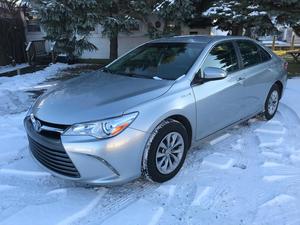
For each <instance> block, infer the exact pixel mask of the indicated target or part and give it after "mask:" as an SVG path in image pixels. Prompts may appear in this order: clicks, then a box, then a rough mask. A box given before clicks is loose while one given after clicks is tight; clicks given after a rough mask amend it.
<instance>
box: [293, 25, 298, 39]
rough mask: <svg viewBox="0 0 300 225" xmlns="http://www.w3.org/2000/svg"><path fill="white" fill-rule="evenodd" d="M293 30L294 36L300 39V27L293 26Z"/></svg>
mask: <svg viewBox="0 0 300 225" xmlns="http://www.w3.org/2000/svg"><path fill="white" fill-rule="evenodd" d="M293 29H294V32H295V34H296V35H297V36H299V37H300V26H295V27H293Z"/></svg>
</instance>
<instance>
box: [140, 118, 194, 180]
mask: <svg viewBox="0 0 300 225" xmlns="http://www.w3.org/2000/svg"><path fill="white" fill-rule="evenodd" d="M172 132H178V133H179V134H180V135H181V136H182V138H183V142H184V151H183V154H182V158H181V160H180V163H179V164H178V166H177V168H176V169H175V170H173V171H172V172H171V173H169V174H163V173H161V172H160V171H159V170H158V168H157V165H156V154H157V149H158V146H159V144H160V143H161V141H162V140H163V138H165V137H166V136H167V135H168V134H170V133H172ZM188 142H189V138H188V133H187V131H186V128H185V127H184V126H183V125H182V124H181V123H180V122H178V121H176V120H173V119H167V120H164V121H163V122H162V123H160V124H159V125H158V126H157V127H156V128H155V129H154V131H153V132H152V134H151V136H150V138H149V140H148V142H147V144H146V148H145V151H144V156H143V162H142V173H143V175H144V176H145V177H146V178H147V179H148V180H150V181H154V182H158V183H162V182H165V181H168V180H170V179H172V178H173V177H174V176H175V175H176V174H177V173H178V172H179V170H180V169H181V167H182V165H183V163H184V160H185V157H186V153H187V150H188V146H189V143H188Z"/></svg>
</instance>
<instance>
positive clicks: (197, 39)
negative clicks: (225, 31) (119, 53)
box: [150, 35, 249, 44]
mask: <svg viewBox="0 0 300 225" xmlns="http://www.w3.org/2000/svg"><path fill="white" fill-rule="evenodd" d="M233 39H244V40H249V38H246V37H242V36H221V35H218V36H210V35H184V36H174V37H166V38H160V39H156V40H153V41H150V43H170V42H171V43H202V44H207V43H209V42H214V41H220V40H233Z"/></svg>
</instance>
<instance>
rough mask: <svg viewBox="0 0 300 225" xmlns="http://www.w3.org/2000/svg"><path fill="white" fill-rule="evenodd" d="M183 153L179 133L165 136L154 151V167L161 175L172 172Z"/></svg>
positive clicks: (181, 139)
mask: <svg viewBox="0 0 300 225" xmlns="http://www.w3.org/2000/svg"><path fill="white" fill-rule="evenodd" d="M183 152H184V140H183V137H182V136H181V134H180V133H178V132H172V133H169V134H167V135H166V136H165V137H164V138H163V139H162V140H161V142H160V144H159V145H158V148H157V151H156V167H157V169H158V171H159V172H160V173H162V174H169V173H171V172H173V171H174V170H175V169H176V168H177V167H178V165H179V164H180V162H181V159H182V156H183Z"/></svg>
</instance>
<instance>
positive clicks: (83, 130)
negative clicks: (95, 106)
mask: <svg viewBox="0 0 300 225" xmlns="http://www.w3.org/2000/svg"><path fill="white" fill-rule="evenodd" d="M137 115H138V113H137V112H135V113H130V114H126V115H123V116H120V117H116V118H112V119H108V120H102V121H96V122H89V123H82V124H75V125H73V126H72V127H70V128H69V129H68V130H66V131H65V132H64V134H63V135H68V136H92V137H96V138H99V139H102V138H109V137H113V136H116V135H117V134H119V133H121V132H122V131H123V130H125V129H126V128H127V127H128V126H129V125H130V124H131V123H132V122H133V121H134V119H135V118H136V117H137Z"/></svg>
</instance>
